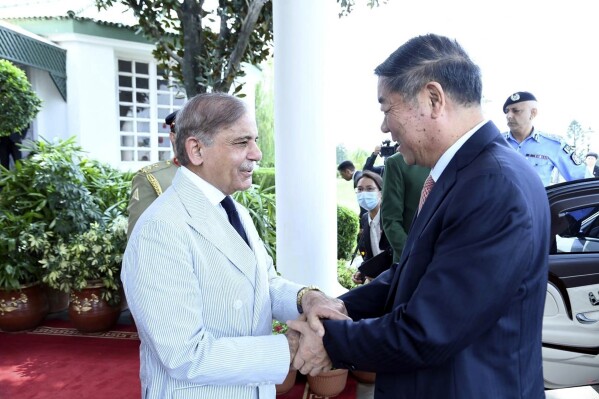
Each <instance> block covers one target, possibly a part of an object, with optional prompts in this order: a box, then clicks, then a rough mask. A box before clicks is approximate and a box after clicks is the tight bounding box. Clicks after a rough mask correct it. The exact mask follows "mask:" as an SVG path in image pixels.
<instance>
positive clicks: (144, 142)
mask: <svg viewBox="0 0 599 399" xmlns="http://www.w3.org/2000/svg"><path fill="white" fill-rule="evenodd" d="M137 146H138V147H149V146H150V138H149V137H144V136H140V137H138V138H137Z"/></svg>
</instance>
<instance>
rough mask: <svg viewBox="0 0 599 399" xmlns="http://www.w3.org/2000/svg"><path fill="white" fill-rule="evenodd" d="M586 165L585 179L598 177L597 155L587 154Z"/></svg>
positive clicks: (594, 153)
mask: <svg viewBox="0 0 599 399" xmlns="http://www.w3.org/2000/svg"><path fill="white" fill-rule="evenodd" d="M585 164H586V165H587V174H586V177H599V166H597V153H596V152H589V153H588V154H587V156H586V158H585Z"/></svg>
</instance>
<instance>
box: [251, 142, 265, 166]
mask: <svg viewBox="0 0 599 399" xmlns="http://www.w3.org/2000/svg"><path fill="white" fill-rule="evenodd" d="M250 146H251V147H250V150H249V151H248V159H249V160H250V161H255V162H258V161H259V160H261V159H262V151H260V148H259V147H258V144H256V142H255V141H252V142H251V144H250Z"/></svg>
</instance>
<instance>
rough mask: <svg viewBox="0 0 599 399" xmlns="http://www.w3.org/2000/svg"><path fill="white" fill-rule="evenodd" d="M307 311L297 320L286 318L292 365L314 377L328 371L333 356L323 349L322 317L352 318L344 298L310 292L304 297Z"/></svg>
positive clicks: (333, 318) (304, 307)
mask: <svg viewBox="0 0 599 399" xmlns="http://www.w3.org/2000/svg"><path fill="white" fill-rule="evenodd" d="M302 307H303V309H304V313H303V314H302V315H300V317H298V318H297V319H296V320H290V321H287V326H288V327H289V329H288V331H287V333H286V335H287V339H288V341H289V348H290V352H291V367H292V368H294V369H297V370H298V371H299V372H300V373H302V374H304V375H307V374H310V375H312V376H315V375H318V374H320V373H322V372H325V371H328V370H330V369H331V367H332V365H333V364H332V362H331V359H330V358H329V355H328V354H327V351H326V350H325V348H324V345H323V342H322V337H323V336H324V333H325V331H324V326H323V324H322V321H321V319H331V320H350V318H349V316H347V310H346V309H345V305H344V304H343V301H341V300H339V299H337V298H331V297H328V296H326V295H325V294H324V293H322V292H320V291H310V292H308V293H306V294H305V295H304V298H303V300H302Z"/></svg>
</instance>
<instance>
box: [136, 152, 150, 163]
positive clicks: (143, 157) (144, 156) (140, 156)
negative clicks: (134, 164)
mask: <svg viewBox="0 0 599 399" xmlns="http://www.w3.org/2000/svg"><path fill="white" fill-rule="evenodd" d="M137 160H138V161H149V160H150V151H139V152H138V153H137Z"/></svg>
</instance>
